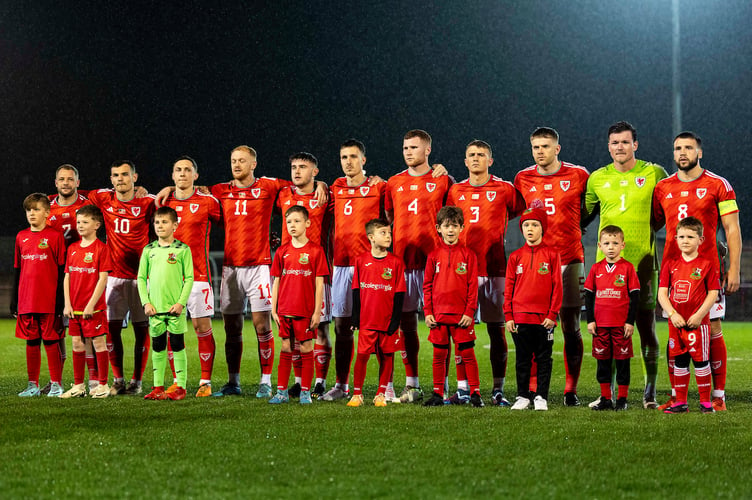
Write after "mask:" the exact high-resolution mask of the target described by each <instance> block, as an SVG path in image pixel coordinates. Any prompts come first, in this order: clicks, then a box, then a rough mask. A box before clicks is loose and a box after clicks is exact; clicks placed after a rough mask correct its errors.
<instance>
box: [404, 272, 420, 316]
mask: <svg viewBox="0 0 752 500" xmlns="http://www.w3.org/2000/svg"><path fill="white" fill-rule="evenodd" d="M423 273H424V271H423V270H422V269H408V270H407V271H405V285H406V287H407V292H406V293H405V302H403V303H402V312H416V311H419V310H421V309H422V308H423Z"/></svg>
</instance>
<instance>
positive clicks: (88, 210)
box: [76, 205, 104, 224]
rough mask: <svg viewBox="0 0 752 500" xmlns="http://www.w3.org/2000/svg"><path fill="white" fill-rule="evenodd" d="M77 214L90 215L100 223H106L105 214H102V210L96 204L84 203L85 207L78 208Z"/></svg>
mask: <svg viewBox="0 0 752 500" xmlns="http://www.w3.org/2000/svg"><path fill="white" fill-rule="evenodd" d="M76 215H83V216H85V217H90V218H92V219H94V220H95V221H97V222H99V223H100V224H104V216H103V215H102V211H101V210H100V209H99V207H97V206H96V205H84V206H83V207H81V208H79V209H78V210H76Z"/></svg>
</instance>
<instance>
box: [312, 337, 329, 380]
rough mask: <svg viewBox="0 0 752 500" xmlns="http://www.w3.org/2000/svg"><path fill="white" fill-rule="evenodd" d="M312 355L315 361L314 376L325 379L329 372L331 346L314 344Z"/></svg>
mask: <svg viewBox="0 0 752 500" xmlns="http://www.w3.org/2000/svg"><path fill="white" fill-rule="evenodd" d="M313 357H314V360H315V362H316V378H320V379H323V380H326V376H327V375H328V374H329V363H330V361H331V359H332V346H327V345H322V344H314V346H313Z"/></svg>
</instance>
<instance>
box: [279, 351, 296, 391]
mask: <svg viewBox="0 0 752 500" xmlns="http://www.w3.org/2000/svg"><path fill="white" fill-rule="evenodd" d="M291 368H292V353H291V352H285V351H282V352H280V353H279V364H278V365H277V390H279V391H284V390H285V389H287V384H288V383H289V382H290V369H291Z"/></svg>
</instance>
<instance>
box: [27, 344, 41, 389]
mask: <svg viewBox="0 0 752 500" xmlns="http://www.w3.org/2000/svg"><path fill="white" fill-rule="evenodd" d="M41 366H42V349H41V348H40V346H38V345H29V344H26V373H27V375H28V377H29V382H34V383H35V384H37V385H39V370H40V369H41Z"/></svg>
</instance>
